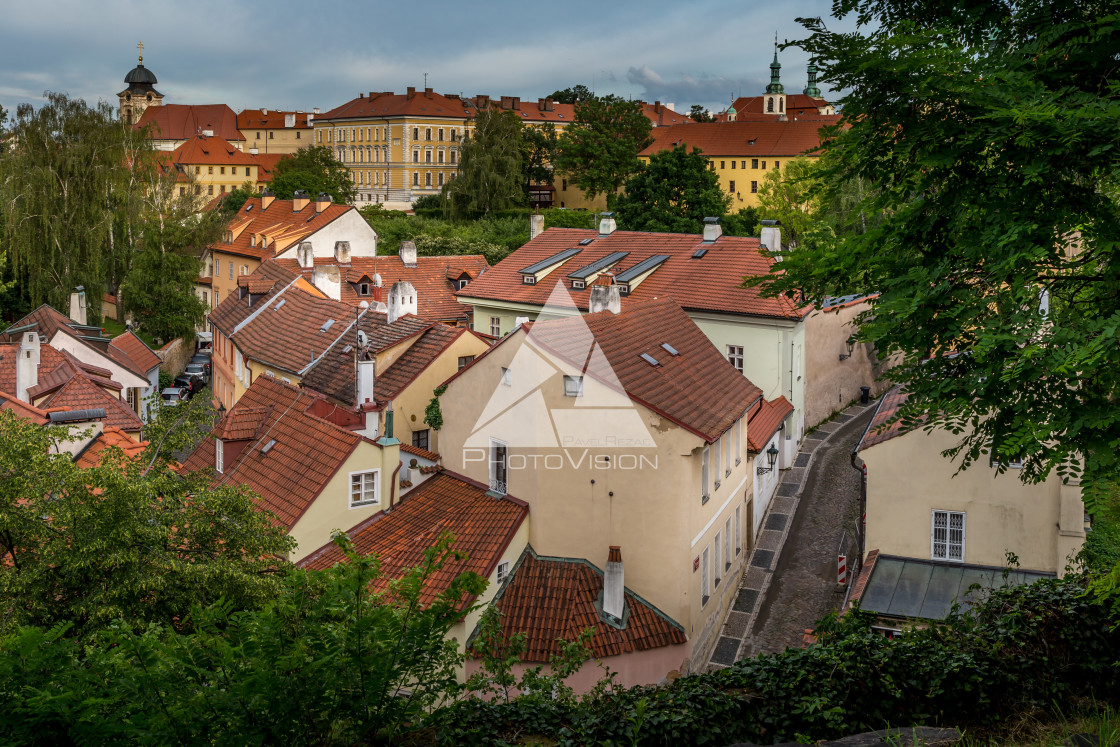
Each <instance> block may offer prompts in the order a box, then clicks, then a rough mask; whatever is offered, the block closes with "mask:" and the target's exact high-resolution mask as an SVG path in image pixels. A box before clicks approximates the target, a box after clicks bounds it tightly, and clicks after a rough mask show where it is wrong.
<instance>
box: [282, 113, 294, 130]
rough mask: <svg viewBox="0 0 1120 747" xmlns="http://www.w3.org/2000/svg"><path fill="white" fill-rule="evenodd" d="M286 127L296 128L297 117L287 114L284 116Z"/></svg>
mask: <svg viewBox="0 0 1120 747" xmlns="http://www.w3.org/2000/svg"><path fill="white" fill-rule="evenodd" d="M284 126H285V127H288V128H292V127H295V126H296V115H294V114H285V115H284Z"/></svg>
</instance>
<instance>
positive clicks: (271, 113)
mask: <svg viewBox="0 0 1120 747" xmlns="http://www.w3.org/2000/svg"><path fill="white" fill-rule="evenodd" d="M289 114H292V115H295V127H287V126H286V125H285V124H284V122H285V120H286V117H287V116H288V115H289ZM237 127H238V128H239V129H242V130H252V129H258V130H282V129H296V130H306V129H308V128H310V127H311V125H310V124H309V123H308V122H307V112H285V111H277V110H275V109H242V110H241V111H239V112H238V113H237Z"/></svg>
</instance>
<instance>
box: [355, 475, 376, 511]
mask: <svg viewBox="0 0 1120 747" xmlns="http://www.w3.org/2000/svg"><path fill="white" fill-rule="evenodd" d="M379 473H380V472H379V470H371V471H369V472H351V473H350V508H358V507H360V506H369V505H372V504H374V503H378V502H379V498H378V490H377V477H378V475H379Z"/></svg>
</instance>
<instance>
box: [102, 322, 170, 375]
mask: <svg viewBox="0 0 1120 747" xmlns="http://www.w3.org/2000/svg"><path fill="white" fill-rule="evenodd" d="M108 353H109V357H110V358H112V359H113V360H114V361H116V362H117V363H119V364H120V365H122V366H124V367H125V368H129V369H132V370H133V371H144V372H145V373H147V372H149V371H151V370H152V369H153V368H156V367H157V366H159V365H160V364H161V363H162V362H163V361H161V360H160V357H159V356H158V355H156V354H155V353H154V352H153V351H152V349H151V348H150V347H148V346H147V345H146V344H145V343H144V341H143V340H141V339H140V338H139V337H137V336H136V335H135V334H134V333H132V332H125V333H124V334H123V335H117V336H116V337H114V338H113V340H112V342H110V343H109V350H108Z"/></svg>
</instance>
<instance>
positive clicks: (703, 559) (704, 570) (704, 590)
mask: <svg viewBox="0 0 1120 747" xmlns="http://www.w3.org/2000/svg"><path fill="white" fill-rule="evenodd" d="M711 565H712V554H711V550H710V549H709V548H707V547H705V548H704V551H703V552H702V553H700V606H701V607H704V606H706V605H707V604H708V600H709V599H711V598H712V589H711V586H710V584H711V579H712V568H711Z"/></svg>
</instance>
